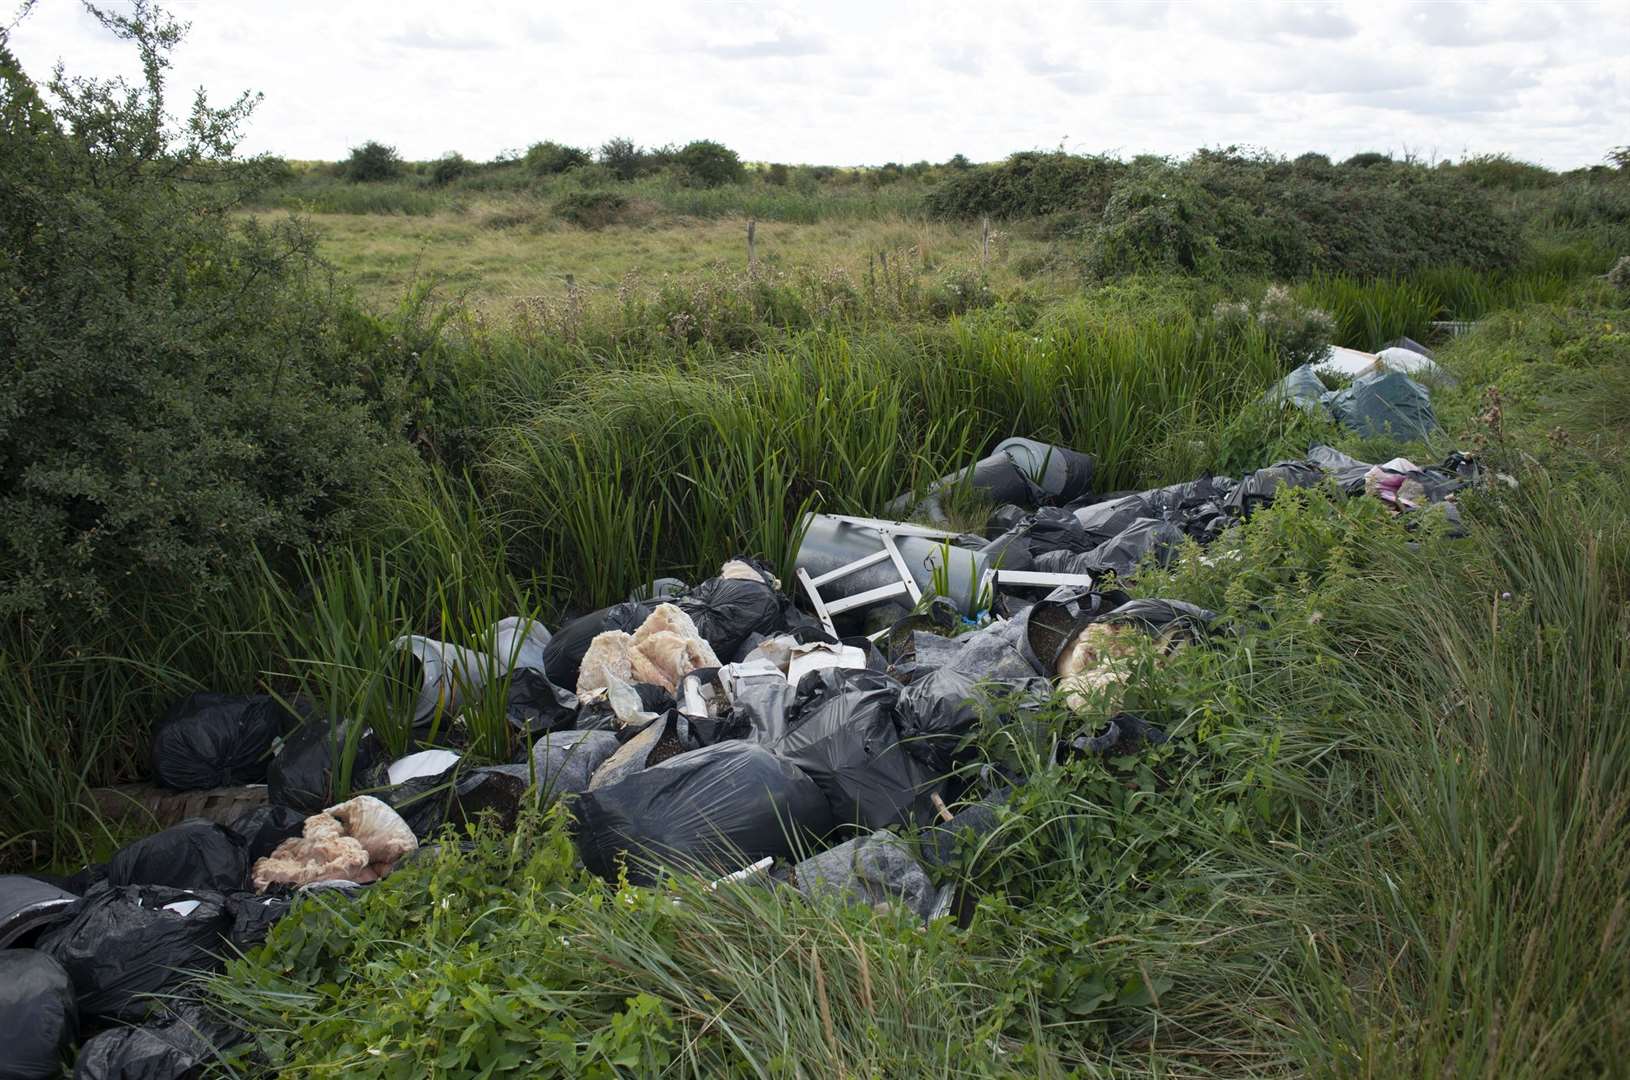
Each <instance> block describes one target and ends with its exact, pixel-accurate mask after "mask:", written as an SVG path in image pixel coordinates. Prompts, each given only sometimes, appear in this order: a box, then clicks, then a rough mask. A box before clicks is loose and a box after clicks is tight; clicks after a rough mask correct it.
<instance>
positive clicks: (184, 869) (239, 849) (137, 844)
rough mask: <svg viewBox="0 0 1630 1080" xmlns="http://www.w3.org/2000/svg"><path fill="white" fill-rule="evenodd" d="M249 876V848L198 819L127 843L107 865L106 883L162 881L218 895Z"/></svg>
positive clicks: (232, 834)
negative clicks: (208, 890) (209, 891)
mask: <svg viewBox="0 0 1630 1080" xmlns="http://www.w3.org/2000/svg"><path fill="white" fill-rule="evenodd" d="M248 875H249V850H248V846H247V845H246V844H245V843H244V840H243V838H242V837H240V836H239V835H238V834H237V833H235V832H233V831H232V830H230V829H227V828H225V827H223V826H221V825H217V824H215V823H214V822H212V821H204V820H203V819H201V818H193V819H192V820H190V821H183V822H181V823H180V824H179V825H172V826H170V827H169V828H168V829H165V830H164V831H163V832H159V833H154V834H153V835H152V836H145V837H143V838H142V839H140V840H136V841H133V842H131V843H129V844H126V845H125V846H124V847H122V848H120V849H119V851H118V852H117V853H115V854H114V856H113V858H111V859H109V860H108V867H107V881H108V884H110V885H167V886H169V887H170V888H172V889H210V890H214V891H215V892H223V893H224V892H231V891H232V890H233V889H239V888H242V887H243V881H244V878H246V877H247V876H248Z"/></svg>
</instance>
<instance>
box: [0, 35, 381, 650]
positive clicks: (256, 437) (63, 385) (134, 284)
mask: <svg viewBox="0 0 1630 1080" xmlns="http://www.w3.org/2000/svg"><path fill="white" fill-rule="evenodd" d="M98 17H99V18H100V19H101V20H102V22H103V25H105V26H107V27H108V28H109V29H110V30H112V31H113V32H114V33H116V34H118V35H120V36H121V37H124V38H126V39H129V40H132V41H133V42H134V43H135V45H136V46H137V48H138V50H139V52H140V55H141V59H142V64H143V71H144V75H143V79H142V81H141V82H140V83H139V84H138V85H130V84H129V83H127V82H126V81H125V80H122V79H116V80H112V81H96V80H85V79H74V78H69V77H67V76H65V75H63V74H61V73H60V72H59V73H58V74H57V75H56V76H55V77H54V78H53V80H52V81H51V83H50V85H49V89H50V91H51V93H52V95H53V96H54V97H55V98H56V100H57V101H58V102H59V104H57V105H56V106H55V107H53V106H51V105H48V104H47V103H46V100H45V99H44V98H43V97H42V96H41V95H40V93H39V92H38V91H37V89H36V88H35V86H34V85H33V84H32V83H31V82H30V80H29V79H28V77H27V76H26V75H25V74H24V72H23V71H22V69H21V67H20V66H19V64H18V63H17V61H16V59H15V57H13V55H12V54H11V53H10V52H9V51H8V50H6V48H5V46H4V43H3V42H0V129H3V132H4V134H3V137H0V237H4V241H3V243H4V256H3V258H0V351H3V352H4V354H5V355H6V356H7V357H9V358H10V363H11V377H10V378H8V379H7V380H6V381H5V383H4V385H3V386H0V418H3V419H0V456H3V458H4V460H5V463H6V468H5V469H4V471H3V474H0V612H3V613H4V614H5V615H6V616H8V617H15V616H26V617H28V618H29V619H30V620H32V621H33V622H34V623H35V624H36V625H39V626H46V625H51V624H53V623H58V624H67V625H73V624H74V620H76V619H81V618H84V617H87V616H88V617H90V618H92V619H99V618H104V617H106V616H107V615H108V614H109V613H110V611H111V610H112V609H114V608H115V607H117V606H119V601H120V600H121V598H124V599H129V598H131V597H133V596H138V595H147V596H162V597H166V598H171V599H174V598H184V597H186V596H188V595H197V594H198V593H199V591H201V590H210V589H215V588H219V587H222V586H224V584H225V583H226V581H227V580H228V578H229V576H230V572H231V571H232V569H233V568H234V567H235V566H238V565H240V564H241V563H242V562H243V561H244V560H245V559H248V558H251V557H253V555H254V553H255V552H256V550H257V549H260V550H262V551H265V552H267V553H268V554H275V553H276V552H277V551H278V550H281V549H292V548H299V547H302V546H304V545H306V544H308V543H309V542H311V541H312V540H314V539H321V538H323V537H329V536H337V535H339V534H341V533H342V532H343V531H344V530H345V529H346V528H347V527H348V525H349V524H350V523H351V520H352V519H351V511H352V498H353V496H355V495H356V494H357V493H359V492H363V491H366V490H368V489H369V488H370V487H371V486H372V485H373V484H374V483H375V477H377V475H378V470H379V469H380V468H381V467H382V462H383V459H384V458H385V457H386V456H387V451H386V449H385V440H384V439H383V437H382V433H381V431H380V428H379V426H378V424H377V423H376V421H375V418H374V417H373V416H372V415H371V414H370V407H369V403H368V402H367V401H366V400H364V397H363V394H362V393H361V391H359V389H358V388H357V386H356V380H355V378H354V375H353V371H352V367H351V362H350V361H349V360H348V359H347V358H346V356H345V354H344V353H343V352H342V351H341V350H340V348H339V347H338V343H337V334H336V323H335V315H336V311H337V304H336V301H335V300H334V299H333V297H332V295H331V291H330V289H329V286H328V283H327V281H326V277H325V275H324V274H323V273H322V272H321V266H320V264H319V262H318V260H317V256H316V253H315V242H314V239H313V237H312V235H311V234H310V233H309V232H308V231H307V230H306V229H305V228H303V227H302V226H301V225H300V224H299V223H298V222H296V221H294V220H289V221H285V222H278V223H257V222H254V221H250V222H247V223H244V224H240V223H238V222H237V221H235V220H234V219H233V218H232V217H231V216H229V215H228V214H227V213H225V212H224V211H226V210H229V209H231V208H232V207H233V206H234V205H236V204H237V202H238V201H239V199H240V198H241V196H242V194H243V192H244V190H245V188H246V186H247V185H249V184H251V183H252V182H253V180H254V176H255V172H256V170H254V169H252V168H245V167H242V166H240V165H239V164H238V163H235V162H234V161H233V160H232V157H231V154H232V148H233V140H234V137H235V132H236V130H237V128H238V125H239V124H240V123H241V122H242V121H243V120H244V118H245V117H246V116H247V115H248V114H249V111H250V109H251V108H252V107H253V105H254V103H255V101H254V99H253V98H251V97H249V96H247V95H246V96H245V97H243V98H240V99H239V100H238V101H237V102H235V103H234V104H232V105H231V106H229V107H227V108H224V109H215V108H211V107H210V106H209V105H208V104H207V103H206V102H205V101H203V100H202V99H201V98H200V99H199V100H198V101H197V102H196V103H195V104H194V105H193V107H192V110H191V112H190V115H189V117H188V120H187V121H186V123H185V125H184V126H182V127H180V128H179V129H174V130H172V129H170V128H168V127H167V126H166V121H167V114H166V111H165V107H166V100H165V92H164V91H165V88H164V79H165V72H166V69H167V67H168V59H167V54H168V51H169V49H170V48H172V47H173V46H174V44H175V43H176V42H177V41H178V40H179V39H180V36H181V34H182V32H183V30H184V28H183V27H181V26H180V25H179V24H176V23H174V22H172V21H170V20H168V19H166V18H163V17H161V16H158V17H155V15H154V13H153V12H152V10H151V8H150V7H149V5H147V4H146V3H137V4H136V5H135V6H134V8H133V10H132V12H131V13H130V14H128V15H110V14H105V13H99V14H98Z"/></svg>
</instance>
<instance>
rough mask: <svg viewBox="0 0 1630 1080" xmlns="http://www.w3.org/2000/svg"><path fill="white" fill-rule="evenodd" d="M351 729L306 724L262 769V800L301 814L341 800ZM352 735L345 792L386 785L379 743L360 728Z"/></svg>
mask: <svg viewBox="0 0 1630 1080" xmlns="http://www.w3.org/2000/svg"><path fill="white" fill-rule="evenodd" d="M354 727H355V724H354V722H353V721H339V722H336V723H333V724H329V723H327V722H325V721H323V720H311V721H308V722H307V723H306V724H305V726H303V727H301V728H300V729H299V730H297V731H296V732H295V733H294V734H293V735H291V736H289V738H288V739H286V740H285V741H284V743H283V749H282V750H281V751H279V752H278V755H277V756H276V757H274V758H273V759H272V764H271V767H270V768H269V769H267V770H266V785H267V791H266V797H267V799H268V801H270V802H272V803H275V804H277V805H279V806H290V807H293V808H294V809H296V810H300V811H303V812H304V813H307V814H315V813H319V812H321V811H322V809H323V808H324V807H327V806H333V805H334V804H335V803H337V802H339V801H341V795H340V791H339V790H338V788H339V782H340V773H341V771H342V770H341V768H340V766H341V763H342V762H343V760H344V750H345V746H346V742H347V740H348V739H349V738H350V737H351V735H352V732H353V730H354ZM355 735H356V753H355V757H354V758H353V760H352V763H351V774H350V780H351V782H350V790H351V791H353V792H357V791H367V790H368V789H369V788H376V787H381V786H383V785H384V784H385V783H387V782H388V780H389V777H388V774H387V771H386V770H387V768H388V767H389V762H388V761H387V759H386V755H385V745H384V743H382V742H380V740H379V736H378V735H376V734H375V733H374V730H373V729H372V728H363V729H362V730H360V731H357V732H356V733H355Z"/></svg>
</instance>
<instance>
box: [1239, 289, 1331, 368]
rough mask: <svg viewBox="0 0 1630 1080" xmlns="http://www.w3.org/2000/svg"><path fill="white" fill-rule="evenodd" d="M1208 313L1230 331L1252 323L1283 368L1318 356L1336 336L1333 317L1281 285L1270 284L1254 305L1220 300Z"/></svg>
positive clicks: (1242, 329) (1240, 330)
mask: <svg viewBox="0 0 1630 1080" xmlns="http://www.w3.org/2000/svg"><path fill="white" fill-rule="evenodd" d="M1211 314H1212V318H1214V319H1216V320H1217V321H1218V322H1219V323H1220V324H1222V326H1223V327H1224V329H1225V331H1226V332H1229V333H1243V332H1244V331H1245V329H1246V327H1247V326H1248V325H1249V324H1250V323H1252V322H1255V323H1256V324H1257V326H1259V327H1260V328H1261V330H1262V332H1263V333H1264V334H1266V335H1267V336H1268V339H1269V340H1271V341H1272V342H1273V344H1274V349H1275V350H1276V351H1277V352H1278V354H1279V357H1280V361H1281V363H1283V364H1284V365H1285V367H1286V368H1295V367H1300V366H1301V365H1302V364H1308V363H1312V362H1313V361H1315V360H1318V359H1320V358H1321V357H1323V356H1324V354H1325V351H1326V349H1327V348H1328V346H1329V345H1330V343H1331V341H1332V340H1333V339H1334V338H1335V335H1336V323H1335V320H1334V319H1332V318H1331V317H1330V314H1329V313H1328V312H1326V311H1321V310H1320V309H1318V308H1316V307H1310V306H1308V305H1305V304H1303V303H1301V302H1300V301H1299V300H1298V299H1297V298H1296V294H1295V293H1294V292H1293V291H1292V290H1291V289H1290V288H1288V287H1287V286H1284V285H1271V286H1269V287H1268V289H1267V291H1266V292H1264V293H1263V295H1262V299H1261V301H1260V302H1258V303H1257V304H1255V305H1254V306H1253V305H1252V304H1250V303H1247V302H1246V301H1244V300H1237V301H1223V302H1221V303H1218V304H1217V306H1216V307H1215V308H1213V309H1212V313H1211Z"/></svg>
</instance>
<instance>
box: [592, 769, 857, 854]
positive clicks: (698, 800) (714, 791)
mask: <svg viewBox="0 0 1630 1080" xmlns="http://www.w3.org/2000/svg"><path fill="white" fill-rule="evenodd" d="M572 809H573V815H574V824H573V832H574V835H575V837H576V840H577V847H578V852H579V853H580V854H581V855H582V857H583V864H584V865H585V866H586V867H588V869H589V870H590V871H592V872H593V873H595V874H598V875H600V876H601V877H603V878H605V879H606V880H608V881H614V880H616V877H617V873H618V870H619V868H620V867H622V866H626V867H627V870H628V877H629V880H631V881H634V882H637V883H643V884H650V883H651V882H653V881H654V880H655V879H656V877H657V874H658V870H657V867H658V866H659V865H666V866H670V867H675V868H677V869H681V870H696V871H703V872H712V873H727V872H729V871H732V870H736V869H739V868H741V867H742V866H745V865H748V864H751V863H753V862H755V861H757V860H759V859H761V858H764V857H765V856H780V857H784V856H787V855H789V854H791V853H792V852H793V851H794V850H796V848H797V847H798V845H799V843H800V842H801V839H803V838H813V837H819V836H823V835H825V834H826V833H827V832H829V831H831V828H832V824H833V822H832V812H831V810H830V809H829V808H828V806H827V801H826V797H825V796H824V795H822V793H821V789H820V788H819V787H818V786H817V785H816V784H815V782H814V781H813V780H811V779H810V778H809V777H808V776H806V775H805V774H804V773H803V772H802V771H801V770H799V769H798V767H797V766H795V765H793V764H792V763H791V762H788V761H784V760H782V759H781V758H778V757H777V756H776V755H774V754H772V753H770V751H768V750H766V749H765V748H763V747H761V746H758V745H757V744H755V743H749V742H743V741H740V740H734V741H730V742H722V743H717V744H715V745H713V746H706V747H703V748H701V749H699V750H692V751H689V752H688V753H684V754H680V755H679V756H678V757H674V758H669V759H668V760H667V761H664V762H662V763H661V764H658V765H653V766H652V767H650V768H648V769H644V770H641V771H640V772H637V773H634V774H633V775H631V776H628V777H626V778H624V779H622V780H620V781H618V782H617V783H615V784H611V785H609V786H606V787H602V788H595V789H591V790H589V791H586V792H584V793H583V794H582V795H579V796H578V797H577V798H576V800H575V802H574V804H573V808H572Z"/></svg>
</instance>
